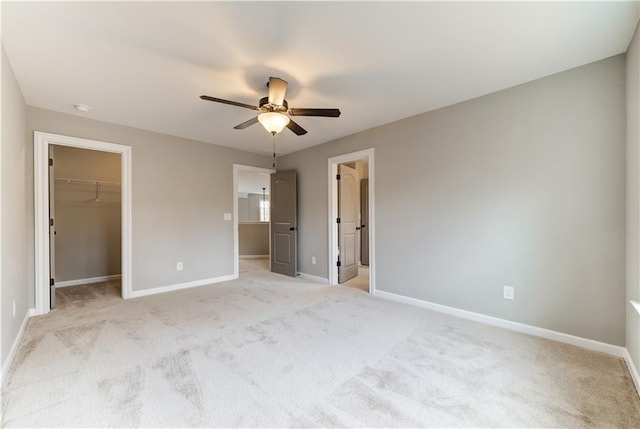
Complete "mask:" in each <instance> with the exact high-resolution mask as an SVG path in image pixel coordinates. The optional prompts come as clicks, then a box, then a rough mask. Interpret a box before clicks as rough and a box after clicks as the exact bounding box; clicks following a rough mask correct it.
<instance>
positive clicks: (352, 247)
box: [338, 164, 360, 283]
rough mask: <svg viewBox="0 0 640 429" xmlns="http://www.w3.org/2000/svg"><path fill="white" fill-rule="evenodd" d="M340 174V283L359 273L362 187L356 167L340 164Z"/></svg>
mask: <svg viewBox="0 0 640 429" xmlns="http://www.w3.org/2000/svg"><path fill="white" fill-rule="evenodd" d="M338 174H339V180H338V219H339V220H340V221H339V222H338V249H339V254H338V263H339V266H338V283H344V282H346V281H347V280H350V279H352V278H354V277H356V276H357V275H358V244H359V243H358V234H357V231H358V229H357V228H359V227H360V219H359V218H358V208H359V205H360V197H359V195H358V194H359V190H360V187H359V181H358V172H357V171H356V170H355V169H354V168H351V167H347V166H346V165H343V164H340V165H339V166H338Z"/></svg>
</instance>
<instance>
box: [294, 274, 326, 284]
mask: <svg viewBox="0 0 640 429" xmlns="http://www.w3.org/2000/svg"><path fill="white" fill-rule="evenodd" d="M298 277H300V278H301V279H304V280H309V281H312V282H316V283H324V284H329V279H325V278H324V277H319V276H314V275H311V274H307V273H298Z"/></svg>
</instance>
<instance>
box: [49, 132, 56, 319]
mask: <svg viewBox="0 0 640 429" xmlns="http://www.w3.org/2000/svg"><path fill="white" fill-rule="evenodd" d="M54 148H55V146H54V145H52V144H50V145H49V288H50V295H49V297H50V306H51V308H54V307H55V306H56V285H55V282H56V280H55V279H56V216H55V214H56V201H55V175H54V171H53V164H54V161H53V160H54V150H55V149H54Z"/></svg>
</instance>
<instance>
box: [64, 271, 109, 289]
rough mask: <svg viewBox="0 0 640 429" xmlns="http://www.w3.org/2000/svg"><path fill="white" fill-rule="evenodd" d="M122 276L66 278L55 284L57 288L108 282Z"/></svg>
mask: <svg viewBox="0 0 640 429" xmlns="http://www.w3.org/2000/svg"><path fill="white" fill-rule="evenodd" d="M121 278H122V275H121V274H113V275H111V276H100V277H89V278H86V279H76V280H65V281H62V282H56V284H55V286H56V288H59V287H69V286H79V285H88V284H92V283H100V282H108V281H109V280H118V279H121Z"/></svg>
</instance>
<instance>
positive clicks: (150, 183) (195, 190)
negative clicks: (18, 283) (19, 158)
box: [26, 107, 270, 305]
mask: <svg viewBox="0 0 640 429" xmlns="http://www.w3.org/2000/svg"><path fill="white" fill-rule="evenodd" d="M27 128H28V132H29V133H30V135H31V133H33V131H34V130H39V131H44V132H51V133H56V134H63V135H69V136H74V137H83V138H89V139H95V140H101V141H106V142H111V143H117V144H123V145H128V146H131V148H132V162H133V166H132V171H133V173H132V175H133V189H132V194H133V202H132V206H133V208H132V210H133V211H132V216H133V220H132V229H133V264H134V269H133V290H134V291H138V290H144V289H149V288H156V287H161V286H167V285H173V284H178V283H183V282H189V281H196V280H202V279H208V278H214V277H219V276H224V275H230V274H233V222H230V221H224V220H223V214H224V213H225V212H226V213H233V164H234V163H237V164H243V165H253V166H257V167H268V166H269V165H270V164H269V163H270V159H269V158H268V157H265V156H260V155H256V154H251V153H248V152H242V151H238V150H234V149H229V148H224V147H221V146H215V145H211V144H207V143H202V142H196V141H192V140H186V139H181V138H178V137H173V136H168V135H163V134H157V133H153V132H149V131H144V130H140V129H135V128H130V127H125V126H120V125H115V124H110V123H106V122H100V121H95V120H92V119H87V118H82V117H79V116H75V115H67V114H63V113H59V112H53V111H50V110H44V109H40V108H35V107H29V108H28V110H27ZM28 157H29V160H28V163H27V166H28V171H27V175H26V177H27V188H28V189H27V193H28V195H31V194H32V193H33V171H32V170H33V166H32V165H33V161H32V159H33V151H32V150H31V149H30V150H29V152H28ZM30 216H32V214H30ZM30 252H33V249H30ZM178 261H182V262H183V263H184V271H180V272H179V271H176V262H178ZM31 292H32V296H31V299H32V301H31V305H33V290H32V291H31Z"/></svg>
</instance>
